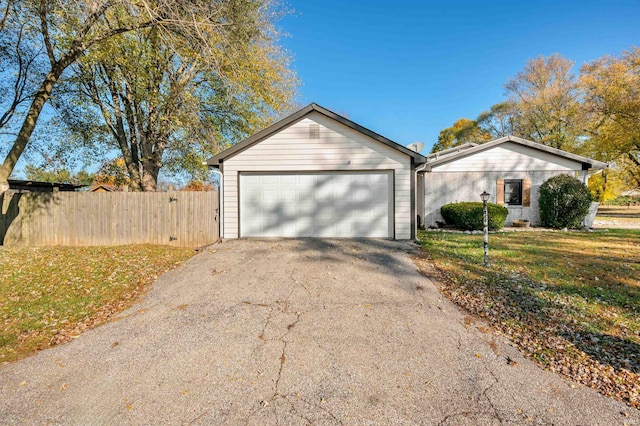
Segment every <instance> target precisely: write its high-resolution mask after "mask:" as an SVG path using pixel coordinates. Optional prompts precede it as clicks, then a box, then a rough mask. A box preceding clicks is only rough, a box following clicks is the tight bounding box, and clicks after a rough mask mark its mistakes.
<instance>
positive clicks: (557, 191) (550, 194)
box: [539, 174, 592, 228]
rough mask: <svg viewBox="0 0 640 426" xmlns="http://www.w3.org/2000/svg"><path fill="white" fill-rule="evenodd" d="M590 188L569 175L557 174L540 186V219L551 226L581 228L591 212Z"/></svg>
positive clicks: (543, 223) (545, 224)
mask: <svg viewBox="0 0 640 426" xmlns="http://www.w3.org/2000/svg"><path fill="white" fill-rule="evenodd" d="M591 200H592V198H591V193H590V192H589V189H588V188H587V187H586V185H584V184H583V183H582V182H580V181H579V180H578V179H575V178H573V177H571V176H569V175H565V174H562V175H557V176H554V177H552V178H550V179H549V180H547V181H546V182H545V183H543V184H542V185H541V186H540V201H539V204H540V221H541V223H542V225H544V226H548V227H551V228H579V227H580V226H581V224H582V221H583V220H584V218H585V217H586V216H587V213H589V205H590V204H591Z"/></svg>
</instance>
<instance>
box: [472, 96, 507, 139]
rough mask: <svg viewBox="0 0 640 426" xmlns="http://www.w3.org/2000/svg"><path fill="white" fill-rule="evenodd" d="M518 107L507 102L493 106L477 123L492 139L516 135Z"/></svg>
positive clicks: (482, 114)
mask: <svg viewBox="0 0 640 426" xmlns="http://www.w3.org/2000/svg"><path fill="white" fill-rule="evenodd" d="M516 117H517V110H516V105H515V104H514V103H513V102H509V101H505V102H501V103H499V104H495V105H493V106H492V107H491V108H490V109H489V111H484V112H483V113H481V114H480V115H479V116H478V118H477V119H476V122H477V123H478V127H480V129H482V130H483V131H484V132H486V133H489V134H490V135H491V139H498V138H501V137H504V136H509V135H516V127H517V124H516Z"/></svg>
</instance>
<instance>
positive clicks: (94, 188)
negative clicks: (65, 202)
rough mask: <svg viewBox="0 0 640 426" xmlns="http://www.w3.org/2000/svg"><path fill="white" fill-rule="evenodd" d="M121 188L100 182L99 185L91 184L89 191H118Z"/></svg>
mask: <svg viewBox="0 0 640 426" xmlns="http://www.w3.org/2000/svg"><path fill="white" fill-rule="evenodd" d="M120 191H122V189H121V188H120V187H119V186H117V185H108V184H105V183H101V184H99V185H95V186H92V187H91V189H90V190H89V192H120Z"/></svg>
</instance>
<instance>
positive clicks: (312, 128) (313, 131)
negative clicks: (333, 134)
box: [309, 123, 320, 139]
mask: <svg viewBox="0 0 640 426" xmlns="http://www.w3.org/2000/svg"><path fill="white" fill-rule="evenodd" d="M309 139H320V125H319V124H315V123H312V124H309Z"/></svg>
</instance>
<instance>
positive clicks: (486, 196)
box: [480, 191, 491, 266]
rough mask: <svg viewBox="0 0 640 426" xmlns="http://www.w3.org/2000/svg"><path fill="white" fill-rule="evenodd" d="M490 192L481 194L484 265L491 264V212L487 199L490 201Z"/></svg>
mask: <svg viewBox="0 0 640 426" xmlns="http://www.w3.org/2000/svg"><path fill="white" fill-rule="evenodd" d="M489 195H491V194H489V193H488V192H487V191H483V192H482V194H480V199H481V200H482V224H483V226H484V266H489V212H488V211H487V201H489Z"/></svg>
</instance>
